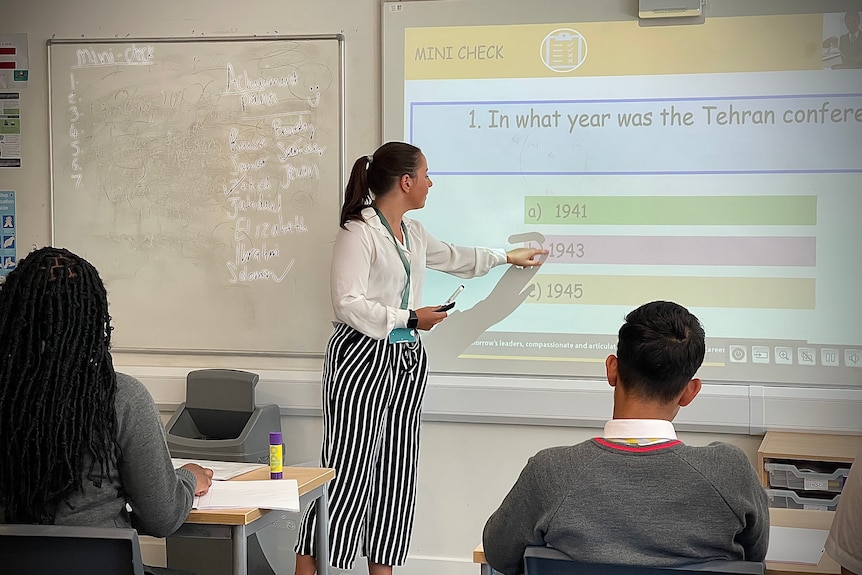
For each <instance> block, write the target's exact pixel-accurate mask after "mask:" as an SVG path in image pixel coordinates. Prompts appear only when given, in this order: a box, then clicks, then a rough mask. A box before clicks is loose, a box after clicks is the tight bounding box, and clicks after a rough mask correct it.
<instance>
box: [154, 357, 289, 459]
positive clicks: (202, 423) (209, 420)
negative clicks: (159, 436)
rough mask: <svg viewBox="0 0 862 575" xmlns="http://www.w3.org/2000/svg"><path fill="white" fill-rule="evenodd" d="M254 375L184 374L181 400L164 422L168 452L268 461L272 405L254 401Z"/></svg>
mask: <svg viewBox="0 0 862 575" xmlns="http://www.w3.org/2000/svg"><path fill="white" fill-rule="evenodd" d="M258 379H259V376H258V375H257V374H256V373H250V372H248V371H238V370H234V369H201V370H198V371H192V372H190V373H189V374H188V376H187V377H186V401H185V402H184V403H182V404H180V407H179V408H178V409H177V410H176V412H174V414H173V416H171V419H170V421H168V423H167V426H166V431H167V436H168V449H170V451H171V456H172V457H180V458H183V459H214V460H216V461H244V462H252V463H269V434H270V432H272V431H281V417H280V415H279V411H278V406H277V405H263V406H260V407H258V406H256V405H255V401H254V388H255V386H256V385H257V382H258Z"/></svg>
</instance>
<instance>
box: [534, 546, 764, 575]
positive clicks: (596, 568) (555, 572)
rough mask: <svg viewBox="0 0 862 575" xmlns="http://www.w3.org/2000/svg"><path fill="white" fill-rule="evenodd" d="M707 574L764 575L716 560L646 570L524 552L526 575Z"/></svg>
mask: <svg viewBox="0 0 862 575" xmlns="http://www.w3.org/2000/svg"><path fill="white" fill-rule="evenodd" d="M705 573H722V574H727V573H731V574H736V575H763V563H758V562H754V561H723V560H714V561H705V562H702V563H692V564H689V565H683V566H681V567H647V566H640V565H612V564H603V563H584V562H581V561H576V560H574V559H572V558H571V557H569V556H568V555H566V554H565V553H563V552H562V551H558V550H556V549H553V548H551V547H527V549H526V550H525V551H524V575H684V574H688V575H704V574H705Z"/></svg>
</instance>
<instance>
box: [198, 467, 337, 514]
mask: <svg viewBox="0 0 862 575" xmlns="http://www.w3.org/2000/svg"><path fill="white" fill-rule="evenodd" d="M283 473H284V478H285V479H296V483H297V485H298V486H299V495H300V497H302V496H303V495H305V494H306V493H308V492H309V491H312V490H314V489H317V488H318V487H320V486H321V485H325V484H326V483H329V482H330V481H332V479H333V478H334V477H335V470H334V469H329V468H326V467H284V468H283ZM255 479H258V480H260V479H269V468H268V467H263V468H261V469H255V470H254V471H249V472H248V473H243V474H242V475H239V476H237V477H234V478H233V479H231V481H249V480H255ZM264 513H267V510H266V509H192V511H191V513H189V516H188V517H187V518H186V523H203V524H207V525H248V524H249V523H251V522H252V521H254V520H256V519H258V518H260V517H261V516H262V515H263V514H264Z"/></svg>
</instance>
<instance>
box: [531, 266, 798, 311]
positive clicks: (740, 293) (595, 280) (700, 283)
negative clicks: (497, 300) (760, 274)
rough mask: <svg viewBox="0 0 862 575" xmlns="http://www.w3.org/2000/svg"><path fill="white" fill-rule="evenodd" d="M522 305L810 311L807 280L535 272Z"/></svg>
mask: <svg viewBox="0 0 862 575" xmlns="http://www.w3.org/2000/svg"><path fill="white" fill-rule="evenodd" d="M530 285H531V286H532V288H533V290H532V292H531V293H530V295H529V297H528V298H527V300H526V301H527V302H528V303H544V304H558V305H625V306H637V305H640V304H642V303H644V302H647V301H652V300H671V301H675V302H677V303H679V304H680V305H684V306H686V307H720V308H725V307H729V308H758V309H814V304H815V297H814V296H815V293H814V291H815V280H814V279H813V278H750V277H685V276H599V275H596V276H592V275H567V274H547V275H545V274H538V275H536V277H535V278H534V279H533V281H532V282H531V283H530Z"/></svg>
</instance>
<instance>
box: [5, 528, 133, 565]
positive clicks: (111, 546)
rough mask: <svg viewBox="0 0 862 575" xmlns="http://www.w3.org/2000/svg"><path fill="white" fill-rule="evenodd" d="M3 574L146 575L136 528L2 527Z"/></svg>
mask: <svg viewBox="0 0 862 575" xmlns="http://www.w3.org/2000/svg"><path fill="white" fill-rule="evenodd" d="M0 565H2V568H0V570H2V572H3V575H42V574H44V573H62V574H63V575H95V574H98V575H144V565H143V562H142V560H141V545H140V542H139V541H138V532H137V531H135V530H134V529H121V528H116V529H112V528H96V527H71V526H64V525H0Z"/></svg>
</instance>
